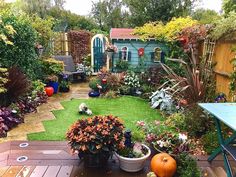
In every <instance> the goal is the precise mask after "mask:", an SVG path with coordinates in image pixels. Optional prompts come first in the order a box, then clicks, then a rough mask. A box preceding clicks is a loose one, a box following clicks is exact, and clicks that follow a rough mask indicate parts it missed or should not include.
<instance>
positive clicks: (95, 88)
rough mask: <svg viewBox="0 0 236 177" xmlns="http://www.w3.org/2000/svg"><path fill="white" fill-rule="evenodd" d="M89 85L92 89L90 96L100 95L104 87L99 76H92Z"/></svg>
mask: <svg viewBox="0 0 236 177" xmlns="http://www.w3.org/2000/svg"><path fill="white" fill-rule="evenodd" d="M89 87H90V88H91V89H92V90H91V91H90V92H89V96H90V97H98V96H100V92H99V90H100V89H102V86H101V80H100V79H98V78H92V79H91V80H90V82H89Z"/></svg>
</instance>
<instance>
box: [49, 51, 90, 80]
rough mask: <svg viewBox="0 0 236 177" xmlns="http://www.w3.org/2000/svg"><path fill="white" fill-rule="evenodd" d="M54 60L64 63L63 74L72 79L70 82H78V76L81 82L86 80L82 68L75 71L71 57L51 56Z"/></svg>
mask: <svg viewBox="0 0 236 177" xmlns="http://www.w3.org/2000/svg"><path fill="white" fill-rule="evenodd" d="M53 58H54V59H56V60H58V61H63V63H64V72H63V74H66V75H68V76H69V78H71V77H72V81H74V82H75V81H78V76H80V78H81V80H82V81H84V80H85V79H86V73H85V69H84V68H83V67H82V68H80V69H76V66H75V63H74V61H73V58H72V56H70V55H69V56H67V55H55V56H53Z"/></svg>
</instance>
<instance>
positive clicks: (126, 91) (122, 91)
mask: <svg viewBox="0 0 236 177" xmlns="http://www.w3.org/2000/svg"><path fill="white" fill-rule="evenodd" d="M119 92H120V94H121V95H129V94H130V92H131V91H130V87H129V86H127V85H122V86H120V87H119Z"/></svg>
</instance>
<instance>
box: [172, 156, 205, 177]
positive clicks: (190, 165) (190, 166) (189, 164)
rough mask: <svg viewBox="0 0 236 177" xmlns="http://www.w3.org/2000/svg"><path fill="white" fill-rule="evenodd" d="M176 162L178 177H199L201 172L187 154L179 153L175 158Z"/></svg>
mask: <svg viewBox="0 0 236 177" xmlns="http://www.w3.org/2000/svg"><path fill="white" fill-rule="evenodd" d="M175 160H176V162H177V174H176V176H178V177H200V176H201V172H200V170H199V168H198V166H197V162H196V160H195V159H194V158H192V157H191V156H190V155H188V154H187V153H181V154H179V155H177V156H176V158H175Z"/></svg>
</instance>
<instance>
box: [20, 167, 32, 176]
mask: <svg viewBox="0 0 236 177" xmlns="http://www.w3.org/2000/svg"><path fill="white" fill-rule="evenodd" d="M34 169H35V166H24V167H23V168H22V169H21V170H20V171H19V173H18V174H17V175H16V177H29V176H30V175H31V173H32V172H33V170H34Z"/></svg>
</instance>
